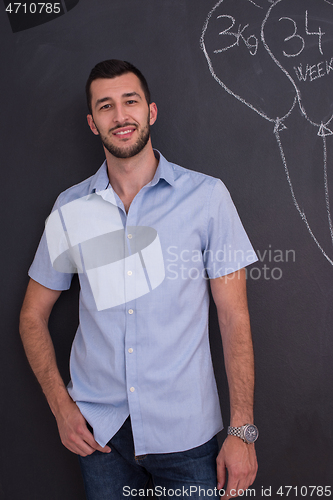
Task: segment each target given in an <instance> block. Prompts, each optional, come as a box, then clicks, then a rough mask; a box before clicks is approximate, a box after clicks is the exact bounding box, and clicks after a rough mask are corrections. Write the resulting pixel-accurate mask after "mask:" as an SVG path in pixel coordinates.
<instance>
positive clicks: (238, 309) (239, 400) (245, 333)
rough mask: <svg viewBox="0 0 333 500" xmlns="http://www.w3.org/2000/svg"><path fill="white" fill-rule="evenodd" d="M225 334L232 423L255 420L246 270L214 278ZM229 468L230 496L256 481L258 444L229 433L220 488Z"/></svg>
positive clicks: (221, 464) (223, 451)
mask: <svg viewBox="0 0 333 500" xmlns="http://www.w3.org/2000/svg"><path fill="white" fill-rule="evenodd" d="M210 286H211V290H212V295H213V299H214V302H215V304H216V308H217V313H218V319H219V326H220V331H221V335H222V343H223V352H224V361H225V368H226V372H227V377H228V385H229V394H230V425H231V426H233V427H240V426H242V425H245V424H251V423H253V392H254V360H253V347H252V337H251V330H250V319H249V312H248V306H247V298H246V279H245V270H244V269H241V270H240V271H237V272H235V273H233V274H229V275H227V276H223V277H221V278H216V279H211V280H210ZM226 469H227V470H228V485H227V489H226V496H227V495H229V496H230V497H235V496H236V492H237V491H239V490H241V489H242V490H246V488H248V487H249V486H250V485H251V484H252V483H253V481H254V479H255V477H256V473H257V469H258V465H257V458H256V453H255V449H254V444H246V443H244V442H243V441H242V440H241V439H240V438H239V437H235V436H228V437H227V439H226V440H225V441H224V443H223V446H222V448H221V451H220V453H219V455H218V457H217V479H218V488H223V486H224V484H225V480H226Z"/></svg>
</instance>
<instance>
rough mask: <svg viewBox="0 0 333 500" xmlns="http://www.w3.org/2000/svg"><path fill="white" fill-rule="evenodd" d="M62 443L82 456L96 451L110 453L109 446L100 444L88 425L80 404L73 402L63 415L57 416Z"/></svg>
mask: <svg viewBox="0 0 333 500" xmlns="http://www.w3.org/2000/svg"><path fill="white" fill-rule="evenodd" d="M57 423H58V429H59V434H60V439H61V442H62V444H63V445H64V446H65V447H66V448H67V449H68V450H70V451H71V452H72V453H76V454H77V455H80V456H82V457H85V456H87V455H91V454H92V453H94V451H100V452H102V453H110V451H111V448H110V447H109V446H104V447H102V446H100V445H99V444H98V443H97V441H95V438H94V436H93V434H92V433H91V432H90V431H89V429H88V427H87V422H86V420H85V419H84V417H83V415H82V414H81V412H80V410H79V408H78V406H77V405H76V404H75V403H74V402H71V404H70V405H68V407H67V408H66V412H64V413H63V414H62V415H61V416H58V418H57Z"/></svg>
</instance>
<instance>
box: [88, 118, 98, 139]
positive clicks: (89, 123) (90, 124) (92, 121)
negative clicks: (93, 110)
mask: <svg viewBox="0 0 333 500" xmlns="http://www.w3.org/2000/svg"><path fill="white" fill-rule="evenodd" d="M87 122H88V125H89V127H90V130H91V131H92V133H93V134H95V135H99V132H98V130H97V128H96V125H95V122H94V119H93V117H92V115H87Z"/></svg>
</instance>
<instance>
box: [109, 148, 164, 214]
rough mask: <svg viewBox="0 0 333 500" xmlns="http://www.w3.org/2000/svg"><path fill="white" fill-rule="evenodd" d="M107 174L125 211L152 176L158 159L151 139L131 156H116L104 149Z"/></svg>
mask: <svg viewBox="0 0 333 500" xmlns="http://www.w3.org/2000/svg"><path fill="white" fill-rule="evenodd" d="M105 156H106V162H107V167H108V175H109V180H110V184H111V186H112V188H113V190H114V191H115V192H116V193H117V195H118V196H119V198H120V199H121V201H122V202H123V204H124V207H125V210H126V212H127V211H128V209H129V206H130V204H131V203H132V201H133V199H134V197H135V196H136V195H137V193H138V192H139V191H140V190H141V189H142V188H143V186H145V185H146V184H148V183H149V182H150V181H151V180H152V179H153V177H154V175H155V172H156V168H157V165H158V160H157V159H156V158H155V155H154V151H153V148H152V145H151V140H150V139H149V142H148V143H147V145H146V146H145V147H144V148H143V150H142V151H140V153H139V154H137V155H135V156H133V157H132V158H116V157H115V156H113V155H111V153H109V151H107V150H105Z"/></svg>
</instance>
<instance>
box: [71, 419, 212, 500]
mask: <svg viewBox="0 0 333 500" xmlns="http://www.w3.org/2000/svg"><path fill="white" fill-rule="evenodd" d="M108 444H109V446H110V447H111V450H112V451H111V453H101V452H99V451H95V452H94V453H92V455H88V456H87V457H79V461H80V466H81V471H82V475H83V480H84V485H85V490H86V494H87V498H88V500H122V499H124V500H125V499H126V498H142V497H145V498H151V499H152V498H157V499H159V498H161V499H163V500H165V499H169V498H173V500H175V499H176V498H184V499H185V498H190V499H191V500H196V499H198V500H207V499H210V500H211V499H212V498H219V494H218V490H217V478H216V457H217V454H218V444H217V439H216V437H214V438H212V439H211V440H210V441H208V442H207V443H205V444H203V445H201V446H198V447H197V448H192V449H191V450H188V451H183V452H177V453H161V454H160V453H159V454H149V455H142V456H137V457H136V456H135V454H134V444H133V436H132V428H131V421H130V418H128V419H127V420H126V421H125V423H124V424H123V426H122V427H121V428H120V429H119V431H118V432H117V434H115V436H114V437H113V438H112V439H111V441H110V442H109V443H108ZM149 479H151V482H152V487H151V488H148V489H147V490H146V491H145V488H146V485H147V483H148V481H149ZM144 491H145V493H144Z"/></svg>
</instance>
